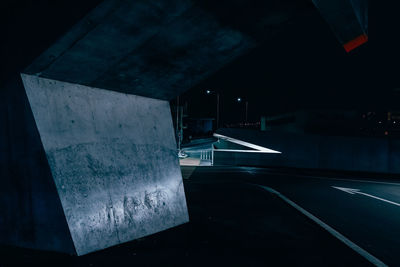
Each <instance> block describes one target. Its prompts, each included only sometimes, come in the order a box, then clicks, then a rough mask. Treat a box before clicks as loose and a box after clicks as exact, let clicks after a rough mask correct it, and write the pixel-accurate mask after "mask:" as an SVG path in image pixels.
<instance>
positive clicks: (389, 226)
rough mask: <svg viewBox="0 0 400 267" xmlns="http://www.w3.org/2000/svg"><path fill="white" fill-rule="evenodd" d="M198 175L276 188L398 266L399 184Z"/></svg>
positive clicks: (254, 172) (262, 174)
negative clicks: (227, 178)
mask: <svg viewBox="0 0 400 267" xmlns="http://www.w3.org/2000/svg"><path fill="white" fill-rule="evenodd" d="M196 172H201V173H203V175H207V176H221V175H229V176H230V177H231V178H234V177H236V178H237V179H239V180H243V182H246V183H250V184H256V185H261V186H267V187H268V188H272V189H273V190H276V191H278V192H280V193H281V194H282V195H284V196H286V197H287V198H288V199H290V200H291V201H293V202H294V203H296V204H297V205H299V206H300V207H301V208H303V209H304V210H306V211H307V212H309V213H311V214H312V215H314V216H315V217H317V218H319V219H320V220H321V221H323V222H324V223H325V224H327V225H329V226H330V227H332V228H333V229H335V230H336V231H338V232H339V233H340V234H342V235H343V236H345V237H347V238H348V239H349V240H351V241H352V242H353V243H355V244H356V245H358V246H359V247H361V248H362V249H364V250H365V251H367V252H368V253H370V254H371V255H373V256H375V257H376V258H378V259H379V260H381V261H382V262H384V263H385V264H387V265H389V266H400V180H396V179H385V177H384V176H381V177H379V176H378V177H377V176H374V177H373V178H368V177H364V176H362V175H361V176H360V175H357V176H356V175H355V176H353V177H352V176H351V175H350V176H349V175H348V174H347V175H346V176H345V177H343V176H341V175H339V174H336V175H329V176H321V174H318V175H317V174H315V175H310V174H299V173H297V172H295V171H294V172H293V171H292V172H290V173H287V172H286V171H283V170H273V169H263V168H250V167H231V168H225V167H211V168H206V167H203V168H201V169H196ZM268 193H269V192H268V191H266V194H268Z"/></svg>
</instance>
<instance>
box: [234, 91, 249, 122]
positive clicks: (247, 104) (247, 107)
mask: <svg viewBox="0 0 400 267" xmlns="http://www.w3.org/2000/svg"><path fill="white" fill-rule="evenodd" d="M236 101H237V102H238V103H242V102H243V98H241V97H238V98H236ZM248 110H249V101H247V100H246V101H245V123H247V115H248Z"/></svg>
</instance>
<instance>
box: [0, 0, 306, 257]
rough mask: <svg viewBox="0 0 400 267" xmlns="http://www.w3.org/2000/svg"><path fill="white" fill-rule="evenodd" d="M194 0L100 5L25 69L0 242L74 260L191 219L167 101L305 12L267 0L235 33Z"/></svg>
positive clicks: (114, 0) (0, 202)
mask: <svg viewBox="0 0 400 267" xmlns="http://www.w3.org/2000/svg"><path fill="white" fill-rule="evenodd" d="M203 2H204V3H207V1H196V0H173V1H163V0H155V1H148V0H136V1H133V0H106V1H104V2H102V4H100V5H99V6H98V7H96V8H95V9H94V10H93V11H91V12H90V13H89V14H88V15H87V16H86V17H84V18H83V19H82V20H81V21H80V22H78V23H77V24H76V25H75V26H74V27H73V28H72V29H71V30H70V31H69V32H68V33H66V34H65V35H64V36H63V37H62V38H61V39H59V40H58V41H57V42H56V43H55V44H54V45H53V46H52V47H50V48H49V49H48V50H47V51H46V52H44V53H43V54H42V55H41V56H39V57H38V58H37V59H36V60H35V61H34V62H33V63H32V64H31V65H30V66H29V67H28V68H27V69H26V70H25V71H24V73H23V74H22V79H23V82H24V88H25V92H26V95H27V97H28V101H29V105H30V108H31V111H30V110H29V108H28V110H27V111H24V112H25V113H24V115H23V119H24V120H25V123H26V124H27V125H28V126H26V127H27V128H28V130H27V131H25V132H22V133H21V136H20V139H18V138H17V139H18V140H23V141H24V142H25V141H26V140H29V141H27V143H26V144H28V145H26V146H24V148H23V149H22V152H21V155H24V156H23V158H24V162H28V163H29V164H28V166H26V169H24V170H21V169H18V168H17V167H16V166H19V165H18V164H17V165H16V166H14V167H15V168H14V169H13V171H11V172H10V173H13V174H12V175H11V176H13V177H11V176H10V175H9V173H7V174H5V176H7V177H8V176H10V177H11V178H10V177H8V178H7V179H3V180H2V181H1V182H2V184H1V187H2V188H5V189H4V190H5V191H6V192H7V194H5V195H4V196H5V197H4V198H0V208H2V209H1V212H2V215H3V213H4V216H3V218H4V219H3V220H0V226H1V227H0V229H1V230H2V231H1V232H0V241H1V242H3V243H8V244H13V245H17V246H24V247H30V248H36V249H46V250H56V251H62V252H67V253H76V254H78V255H82V254H86V253H90V252H92V251H96V250H99V249H103V248H106V247H109V246H112V245H116V244H120V243H122V242H126V241H130V240H133V239H135V238H139V237H142V236H145V235H149V234H152V233H155V232H158V231H162V230H164V229H167V228H170V227H173V226H176V225H179V224H182V223H185V222H188V220H189V218H188V211H187V208H186V200H185V194H184V189H183V184H182V176H181V173H180V168H179V165H178V159H177V153H176V144H175V137H174V131H173V126H172V119H171V114H170V108H169V103H168V100H171V99H172V98H174V97H176V96H178V95H180V94H181V93H182V92H184V91H185V90H188V89H190V88H192V87H194V86H195V85H197V84H198V83H199V82H201V81H202V80H204V79H205V78H206V77H208V76H210V75H211V74H213V73H215V72H216V71H217V70H218V69H220V68H221V67H223V66H225V65H227V64H228V63H229V62H231V61H232V60H234V59H235V58H237V57H239V56H241V55H243V54H245V53H246V52H247V51H249V50H250V49H252V48H253V47H255V46H256V45H257V43H259V42H262V41H265V39H266V38H265V36H266V35H268V34H273V32H274V29H276V28H277V27H278V26H279V25H280V24H281V23H284V22H287V21H288V20H290V18H291V17H292V16H293V15H294V14H295V13H296V11H297V10H299V9H300V10H301V8H302V7H303V6H309V5H310V4H309V3H306V4H304V3H305V2H307V1H287V3H285V5H282V6H279V7H281V9H279V8H278V9H277V8H276V7H277V6H278V5H275V4H274V3H273V1H270V2H268V3H269V4H270V5H269V6H267V7H265V10H264V9H257V6H255V8H252V9H251V12H250V13H251V14H247V15H246V16H244V17H243V25H245V27H241V26H240V25H241V24H240V23H236V24H235V23H232V21H236V20H241V19H242V18H238V17H230V16H229V14H226V12H227V11H226V9H224V8H222V7H224V5H225V6H226V5H228V4H227V3H226V2H225V1H221V2H218V3H215V1H212V6H213V7H214V6H216V7H217V8H215V9H213V8H210V7H209V6H207V4H202V3H203ZM261 2H265V1H260V3H261ZM229 3H231V1H229ZM299 3H300V4H299ZM231 5H232V6H233V7H234V11H232V12H234V14H241V12H242V11H241V10H242V9H243V8H242V7H243V6H247V1H244V0H243V1H235V3H231ZM243 10H245V9H243ZM224 12H225V13H224ZM235 12H236V13H235ZM264 12H265V13H264ZM228 13H229V12H228ZM218 14H220V15H218ZM221 14H222V15H221ZM277 14H278V15H277ZM274 15H275V16H274ZM238 25H239V26H238ZM32 41H34V40H32ZM19 101H23V100H19ZM17 102H18V101H17ZM18 103H19V102H18ZM10 108H11V107H10ZM6 120H7V118H4V121H6ZM29 127H31V128H29ZM13 149H14V148H13ZM11 154H12V153H11ZM21 155H19V154H18V153H16V154H13V155H11V156H8V157H9V158H8V159H7V160H10V161H12V162H15V161H16V160H15V157H17V158H21ZM11 157H12V158H13V159H10V158H11ZM3 162H6V161H5V160H4V161H3ZM3 170H4V168H2V169H1V171H2V172H3ZM13 209H15V210H18V212H15V213H13V212H12V210H13ZM16 221H17V222H19V223H15V222H16Z"/></svg>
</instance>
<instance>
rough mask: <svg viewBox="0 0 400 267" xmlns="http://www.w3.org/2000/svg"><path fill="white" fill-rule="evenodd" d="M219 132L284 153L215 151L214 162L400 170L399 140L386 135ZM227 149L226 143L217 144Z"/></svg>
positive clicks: (393, 171)
mask: <svg viewBox="0 0 400 267" xmlns="http://www.w3.org/2000/svg"><path fill="white" fill-rule="evenodd" d="M218 133H220V134H223V135H225V136H229V137H233V138H237V139H239V140H244V141H246V142H250V143H254V144H257V145H261V146H264V147H267V148H270V149H274V150H278V151H280V152H282V154H260V153H234V152H222V151H217V150H216V151H215V152H214V165H248V166H282V167H295V168H311V169H330V170H345V171H365V172H376V173H400V167H399V164H398V160H399V158H400V146H399V144H400V142H399V141H398V140H391V139H383V138H366V137H365V138H363V137H344V136H317V135H306V134H294V133H274V132H259V131H255V130H241V129H220V130H218ZM216 146H217V148H225V146H224V143H223V142H220V143H216Z"/></svg>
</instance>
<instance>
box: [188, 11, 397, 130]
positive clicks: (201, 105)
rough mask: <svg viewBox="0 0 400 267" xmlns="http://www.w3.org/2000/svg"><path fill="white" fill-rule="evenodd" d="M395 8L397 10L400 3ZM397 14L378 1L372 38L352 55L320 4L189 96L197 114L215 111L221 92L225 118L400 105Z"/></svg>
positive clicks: (372, 18)
mask: <svg viewBox="0 0 400 267" xmlns="http://www.w3.org/2000/svg"><path fill="white" fill-rule="evenodd" d="M392 8H394V7H392ZM396 13H397V11H396V12H394V11H392V9H390V7H389V6H388V5H386V6H384V5H380V3H371V5H370V12H369V16H370V19H369V27H370V29H369V41H368V43H366V44H364V45H362V46H361V47H359V48H357V49H356V50H354V51H352V52H350V53H346V52H345V51H344V49H343V48H342V47H341V45H340V43H339V42H338V41H337V40H336V38H335V36H334V34H333V33H332V31H331V29H330V28H329V26H328V25H327V24H326V23H325V21H324V20H323V18H322V17H321V16H320V14H319V13H318V12H317V10H316V9H314V10H311V11H310V12H309V13H306V14H304V15H303V16H300V17H298V18H296V20H294V21H292V22H291V23H290V24H289V25H287V26H285V28H282V30H281V31H280V32H279V34H278V35H277V36H275V37H274V38H272V39H271V40H267V41H266V42H264V43H263V44H262V45H261V46H259V47H258V48H257V49H255V50H253V51H251V52H250V53H249V54H248V55H245V56H243V57H241V58H239V59H238V60H236V61H235V62H233V63H232V64H230V65H229V66H226V67H224V68H223V69H221V70H220V71H219V72H218V73H216V74H215V75H213V76H212V77H209V79H207V80H205V81H204V82H203V83H201V84H200V85H199V86H197V87H196V88H193V89H192V90H190V91H188V92H187V93H186V94H184V95H183V96H182V98H183V99H184V101H187V102H188V108H189V113H190V115H192V116H199V117H207V116H210V117H211V116H212V117H213V116H215V97H212V96H211V97H210V96H205V94H204V90H206V89H210V90H217V91H219V92H220V95H221V102H222V104H221V116H222V120H223V121H224V122H226V121H235V120H237V118H240V117H243V114H244V106H243V105H238V104H237V103H235V98H236V97H237V96H241V97H242V98H247V99H248V101H249V117H250V118H251V119H252V120H258V119H259V116H260V115H263V114H272V113H279V112H286V111H293V110H297V109H312V108H318V109H357V110H400V102H399V101H400V97H399V96H398V95H396V93H394V89H395V88H397V87H400V85H399V82H398V77H399V73H400V72H399V70H400V64H399V59H400V57H399V51H398V50H399V49H398V48H399V46H398V45H399V40H398V37H397V36H396V34H393V33H394V32H399V30H398V27H397V26H398V25H399V23H398V18H399V16H397V14H396Z"/></svg>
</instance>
